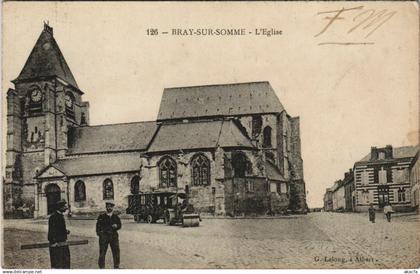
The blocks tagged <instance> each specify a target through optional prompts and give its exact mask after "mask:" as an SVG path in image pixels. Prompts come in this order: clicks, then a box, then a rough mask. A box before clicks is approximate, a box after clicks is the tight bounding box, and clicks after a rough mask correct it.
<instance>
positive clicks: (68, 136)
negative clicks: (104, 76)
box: [3, 25, 307, 217]
mask: <svg viewBox="0 0 420 274" xmlns="http://www.w3.org/2000/svg"><path fill="white" fill-rule="evenodd" d="M12 82H13V83H14V85H15V88H14V89H10V90H9V91H8V93H7V105H8V108H7V127H8V131H7V152H6V158H7V159H6V161H7V163H6V176H5V182H4V190H3V193H4V209H5V210H4V212H5V215H6V217H7V216H11V217H13V216H14V214H15V213H16V210H17V208H22V207H24V208H29V209H30V211H31V212H32V215H33V216H35V217H40V216H46V215H47V214H49V213H50V212H51V210H52V208H53V207H52V205H53V204H54V203H55V202H56V201H57V200H59V199H61V198H64V199H66V200H68V201H69V205H70V210H71V212H72V213H73V214H85V213H86V214H88V213H94V212H98V211H100V210H101V209H102V207H103V204H104V202H105V201H113V202H114V203H115V204H116V206H117V209H119V210H120V211H125V208H126V207H127V202H128V201H127V200H128V198H127V197H128V195H130V194H134V193H139V192H151V191H161V190H165V191H185V193H187V194H188V195H189V200H190V202H191V203H192V204H193V205H194V207H195V208H197V209H198V210H199V211H200V212H203V213H209V214H217V215H238V214H263V213H267V212H274V213H280V212H283V211H285V210H287V209H289V210H292V211H295V212H306V210H307V205H306V195H305V194H306V193H305V192H306V190H305V182H304V176H303V161H302V157H301V144H300V125H299V117H291V116H290V115H289V114H288V113H287V112H286V110H285V109H284V107H283V106H282V104H281V103H280V101H279V99H278V97H277V96H276V94H275V92H274V90H273V89H272V87H271V86H270V84H269V83H268V82H252V83H239V84H227V85H209V86H194V87H180V88H168V89H165V90H164V92H163V97H162V100H161V104H160V109H159V112H158V116H157V120H156V121H150V122H135V123H123V124H112V125H98V126H90V125H89V103H88V102H85V101H83V99H82V97H83V94H84V93H83V91H82V90H81V89H79V87H78V85H77V83H76V80H75V79H74V77H73V74H72V73H71V71H70V68H69V67H68V65H67V63H66V61H65V59H64V56H63V55H62V53H61V51H60V49H59V47H58V45H57V43H56V41H55V39H54V37H53V30H52V28H51V27H49V26H48V25H45V26H44V30H43V31H42V33H41V35H40V37H39V38H38V40H37V42H36V43H35V46H34V49H33V50H32V52H31V54H30V56H29V58H28V60H27V62H26V63H25V65H24V67H23V69H22V72H21V73H20V74H19V76H18V77H17V78H16V79H15V80H14V81H12Z"/></svg>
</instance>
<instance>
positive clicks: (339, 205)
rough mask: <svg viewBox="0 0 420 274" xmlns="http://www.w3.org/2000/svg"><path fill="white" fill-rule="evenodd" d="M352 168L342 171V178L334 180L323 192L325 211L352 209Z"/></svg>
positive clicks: (353, 199) (353, 186) (353, 188)
mask: <svg viewBox="0 0 420 274" xmlns="http://www.w3.org/2000/svg"><path fill="white" fill-rule="evenodd" d="M354 190H355V185H354V175H353V169H350V170H349V171H348V172H346V173H344V178H343V179H340V180H338V181H335V182H334V184H333V186H332V187H330V188H327V189H326V191H325V194H324V210H325V211H340V212H343V211H353V210H354V206H355V197H354V195H355V194H354Z"/></svg>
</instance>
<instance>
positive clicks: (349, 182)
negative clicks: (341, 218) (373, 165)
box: [343, 169, 356, 211]
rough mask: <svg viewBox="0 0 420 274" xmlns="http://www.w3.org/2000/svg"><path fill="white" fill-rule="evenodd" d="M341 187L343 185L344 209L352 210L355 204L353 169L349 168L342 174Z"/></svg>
mask: <svg viewBox="0 0 420 274" xmlns="http://www.w3.org/2000/svg"><path fill="white" fill-rule="evenodd" d="M343 187H344V200H345V207H344V210H345V211H354V207H355V205H356V198H355V197H354V195H355V194H354V190H355V185H354V173H353V169H350V170H349V172H346V173H345V174H344V179H343Z"/></svg>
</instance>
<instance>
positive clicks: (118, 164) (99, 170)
mask: <svg viewBox="0 0 420 274" xmlns="http://www.w3.org/2000/svg"><path fill="white" fill-rule="evenodd" d="M139 170H140V153H117V154H110V155H94V156H87V157H78V158H68V159H60V160H58V161H56V162H55V163H53V164H51V165H50V166H48V167H46V168H45V169H44V170H42V171H41V172H40V173H39V174H38V176H37V178H50V177H62V176H81V175H95V174H110V173H120V172H135V171H139Z"/></svg>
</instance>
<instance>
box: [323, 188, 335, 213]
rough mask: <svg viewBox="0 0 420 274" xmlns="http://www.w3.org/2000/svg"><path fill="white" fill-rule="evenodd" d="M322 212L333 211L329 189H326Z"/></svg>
mask: <svg viewBox="0 0 420 274" xmlns="http://www.w3.org/2000/svg"><path fill="white" fill-rule="evenodd" d="M324 211H333V197H332V191H331V188H327V189H326V190H325V194H324Z"/></svg>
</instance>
